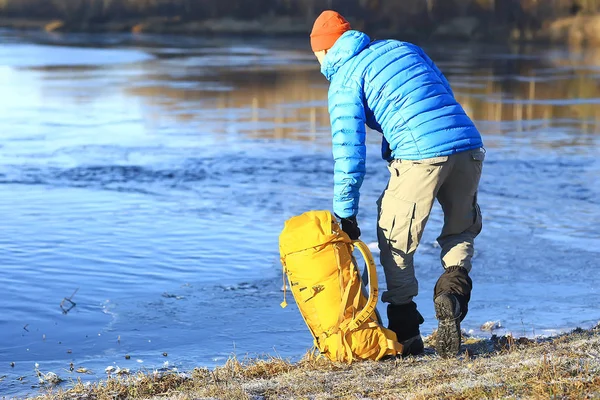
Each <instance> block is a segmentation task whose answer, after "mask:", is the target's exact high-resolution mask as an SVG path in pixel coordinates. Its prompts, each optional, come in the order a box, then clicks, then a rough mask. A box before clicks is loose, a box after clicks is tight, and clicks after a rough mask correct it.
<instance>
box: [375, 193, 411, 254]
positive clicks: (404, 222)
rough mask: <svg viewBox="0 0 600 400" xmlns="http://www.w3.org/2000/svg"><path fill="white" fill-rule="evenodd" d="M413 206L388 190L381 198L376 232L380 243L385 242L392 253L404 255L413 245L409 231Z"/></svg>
mask: <svg viewBox="0 0 600 400" xmlns="http://www.w3.org/2000/svg"><path fill="white" fill-rule="evenodd" d="M415 206H416V205H415V203H412V202H409V201H406V200H402V199H399V198H398V197H395V196H393V195H392V194H391V193H389V192H388V193H385V194H384V195H383V197H382V199H381V206H380V211H379V224H378V225H379V227H378V233H379V235H381V237H380V243H385V245H386V246H387V247H388V248H389V249H390V250H391V252H392V254H399V255H406V254H407V253H409V252H410V251H411V248H413V247H414V246H413V243H414V242H415V241H414V240H413V238H412V234H411V231H412V224H413V220H414V217H415Z"/></svg>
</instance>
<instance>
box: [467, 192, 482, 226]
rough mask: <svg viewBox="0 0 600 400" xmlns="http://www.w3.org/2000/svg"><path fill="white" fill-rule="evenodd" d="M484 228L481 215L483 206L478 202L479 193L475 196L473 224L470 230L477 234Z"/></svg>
mask: <svg viewBox="0 0 600 400" xmlns="http://www.w3.org/2000/svg"><path fill="white" fill-rule="evenodd" d="M482 229H483V217H482V215H481V208H480V207H479V204H478V203H477V193H475V196H474V197H473V225H471V227H470V228H469V232H471V233H473V234H474V235H475V236H477V235H479V234H480V233H481V230H482Z"/></svg>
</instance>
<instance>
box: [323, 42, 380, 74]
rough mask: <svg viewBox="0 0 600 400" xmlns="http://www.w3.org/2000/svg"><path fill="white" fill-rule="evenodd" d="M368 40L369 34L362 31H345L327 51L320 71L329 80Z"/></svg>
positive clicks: (366, 44) (365, 45)
mask: <svg viewBox="0 0 600 400" xmlns="http://www.w3.org/2000/svg"><path fill="white" fill-rule="evenodd" d="M370 42H371V39H370V38H369V36H367V34H365V33H363V32H359V31H347V32H345V33H344V34H343V35H342V36H340V38H339V39H338V40H337V41H336V42H335V44H334V45H333V47H332V48H331V49H330V50H329V51H328V52H327V55H326V56H325V59H324V60H323V65H322V66H321V72H322V73H323V75H325V77H326V78H327V80H329V81H331V78H332V77H333V75H334V74H335V73H336V72H337V71H338V70H339V69H340V68H341V66H342V65H344V64H345V63H346V62H347V61H348V60H350V59H351V58H352V57H354V56H355V55H357V54H358V53H360V52H361V51H362V50H363V49H364V48H365V47H367V46H368V44H369V43H370Z"/></svg>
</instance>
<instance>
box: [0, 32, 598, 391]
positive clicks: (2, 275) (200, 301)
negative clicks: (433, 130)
mask: <svg viewBox="0 0 600 400" xmlns="http://www.w3.org/2000/svg"><path fill="white" fill-rule="evenodd" d="M0 43H1V45H0V94H1V95H0V215H1V221H2V222H1V228H0V260H2V269H1V272H0V282H1V287H2V290H3V293H2V294H3V295H2V299H3V307H2V313H1V314H0V393H1V394H3V395H7V396H25V395H27V394H35V393H37V392H38V391H39V390H40V389H39V387H38V381H37V377H36V374H35V369H36V364H37V365H38V367H37V368H38V369H39V370H40V371H41V372H44V373H45V372H49V371H53V372H56V373H57V374H59V376H61V378H63V379H66V380H69V379H76V378H82V379H84V380H96V379H100V378H102V377H104V376H106V375H105V372H104V371H105V368H106V367H108V366H115V367H117V366H118V367H120V368H129V369H131V370H136V369H147V370H152V369H156V368H164V367H168V368H178V369H179V370H189V369H191V368H193V367H195V366H208V367H214V366H216V365H222V364H223V363H224V362H225V361H226V360H227V358H228V357H230V356H232V355H236V356H237V357H238V358H244V357H247V356H248V357H256V356H266V355H279V356H282V357H286V358H291V359H298V358H299V357H301V356H302V355H303V354H304V353H305V351H306V350H307V349H308V348H310V346H311V338H310V335H309V333H308V330H307V328H306V326H305V325H304V322H303V320H302V318H301V316H300V314H299V312H298V310H297V308H296V307H295V305H293V303H292V305H291V306H290V307H288V308H286V309H281V308H280V306H279V303H280V302H281V301H282V291H281V289H282V274H281V265H280V263H279V257H278V235H279V233H280V231H281V229H282V227H283V223H284V221H285V220H286V219H287V218H289V217H291V216H293V215H296V214H299V213H302V212H304V211H308V210H311V209H330V207H331V194H332V157H331V149H330V133H329V130H328V114H327V108H326V94H327V82H326V80H325V78H324V77H322V76H321V75H320V73H319V70H318V66H317V64H316V61H315V60H314V59H313V58H312V55H311V54H310V53H309V52H308V45H307V43H304V42H296V41H283V40H281V41H268V40H240V39H235V40H233V39H221V40H215V39H210V40H209V39H205V40H202V39H198V38H186V37H153V36H137V37H131V36H129V35H124V36H119V35H110V36H87V35H69V36H40V35H32V34H28V35H25V34H18V35H17V34H15V33H11V32H1V33H0ZM426 50H427V51H428V52H429V53H430V55H431V57H432V58H433V59H434V60H436V61H437V62H438V64H439V66H440V68H441V69H442V70H443V71H444V72H445V73H446V75H447V76H448V78H449V80H450V82H451V83H452V85H453V87H454V90H455V92H456V95H457V97H458V99H459V100H460V101H461V102H462V104H463V105H464V107H465V109H466V110H467V111H468V112H469V114H470V115H471V116H472V117H473V118H474V119H475V121H476V123H477V125H478V127H479V128H480V130H481V131H482V134H483V135H484V141H485V145H486V148H487V159H486V163H485V167H484V175H483V177H482V183H481V190H480V202H481V207H482V210H483V213H484V230H483V232H482V234H481V236H480V237H479V238H478V240H477V250H476V256H475V261H474V268H473V272H472V277H473V280H474V292H473V297H472V303H471V306H470V313H469V316H468V317H467V319H466V320H465V321H464V323H463V327H464V328H465V329H466V330H467V331H470V333H471V334H474V335H478V336H482V337H487V336H489V334H490V333H489V332H484V331H482V330H481V329H480V327H481V325H482V324H484V323H485V322H488V321H499V322H500V325H501V327H500V328H499V329H498V332H499V333H504V332H512V333H513V334H514V335H519V336H520V335H526V336H537V335H549V334H553V333H556V332H560V331H563V330H568V329H571V328H574V327H577V326H582V327H589V326H592V325H594V324H595V323H597V321H598V320H599V319H600V312H599V310H598V304H600V289H599V288H600V273H598V269H599V267H600V262H599V261H598V257H600V207H599V198H600V188H599V185H598V178H599V177H600V160H599V157H598V156H599V153H600V150H599V145H600V134H599V131H600V107H599V105H600V86H599V83H598V82H599V79H600V51H593V50H585V51H583V50H577V49H566V48H556V47H553V48H544V47H540V46H535V47H530V48H527V47H525V48H507V47H497V46H489V45H470V46H467V45H465V44H458V45H443V46H441V45H440V46H426ZM368 136H369V137H368V140H369V147H368V157H369V160H368V174H367V177H366V179H365V184H364V186H363V189H362V197H361V206H362V208H361V212H360V215H359V222H360V225H361V228H362V231H363V237H362V238H363V240H365V241H366V242H367V243H369V245H370V246H371V248H372V249H373V251H374V253H375V255H377V252H376V245H375V242H376V233H375V222H376V221H375V219H376V206H375V201H376V199H377V197H378V196H379V195H380V193H381V191H382V190H383V188H384V187H385V184H386V180H387V174H388V172H387V169H386V168H385V164H384V162H383V161H382V160H380V159H379V145H380V136H379V134H377V133H375V132H369V134H368ZM441 223H442V216H441V210H440V209H439V207H438V206H436V208H435V209H434V214H433V216H432V218H431V219H430V222H429V224H428V227H427V230H426V232H425V236H424V239H423V242H422V243H423V244H422V245H421V247H420V248H419V250H418V253H417V258H416V267H417V276H418V279H419V281H420V285H421V288H420V294H419V296H418V297H417V298H416V301H417V303H418V304H419V308H420V310H421V312H422V313H423V315H424V317H425V319H426V322H425V324H424V325H423V326H422V332H423V333H424V334H426V335H428V334H430V333H431V332H432V330H433V329H434V328H435V327H436V321H435V317H434V311H433V305H432V300H431V297H432V291H433V285H434V283H435V281H436V279H437V277H438V276H439V274H440V273H441V266H440V264H439V260H438V257H439V248H437V247H436V245H435V238H436V236H437V234H438V233H439V231H440V229H441ZM380 282H381V289H382V290H383V289H384V284H385V281H384V279H383V276H382V275H381V271H380ZM68 300H71V301H72V302H73V303H74V304H73V303H71V302H69V301H68ZM379 309H380V311H381V312H382V314H383V315H385V306H384V305H383V304H381V303H380V304H379ZM126 356H128V357H126ZM11 363H14V366H11ZM70 363H73V365H74V368H75V369H78V368H81V367H83V368H86V369H88V370H89V371H91V374H80V373H77V372H76V371H70V370H69V365H70Z"/></svg>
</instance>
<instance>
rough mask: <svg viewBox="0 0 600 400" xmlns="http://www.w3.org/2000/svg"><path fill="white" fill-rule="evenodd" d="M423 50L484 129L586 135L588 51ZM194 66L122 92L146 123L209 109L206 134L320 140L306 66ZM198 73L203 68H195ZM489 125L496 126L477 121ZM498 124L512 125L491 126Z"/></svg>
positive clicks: (311, 71) (591, 103)
mask: <svg viewBox="0 0 600 400" xmlns="http://www.w3.org/2000/svg"><path fill="white" fill-rule="evenodd" d="M432 56H433V57H434V58H435V59H437V60H439V61H438V63H439V64H440V67H441V68H442V69H443V70H444V71H445V73H446V74H447V75H448V77H449V79H450V81H451V82H452V84H453V86H454V88H455V92H456V96H457V98H458V100H459V101H460V102H461V104H462V105H463V106H464V108H465V109H466V110H467V112H468V113H469V114H470V115H471V116H472V117H473V118H474V119H475V120H476V121H479V122H480V123H482V124H483V125H482V129H484V131H487V130H489V131H488V132H485V133H487V134H496V133H502V132H504V131H506V130H512V131H514V132H516V133H521V132H528V131H531V130H535V129H547V128H550V127H566V126H568V127H569V128H570V129H577V130H578V131H579V132H580V134H581V135H578V136H580V137H579V138H578V139H577V140H583V141H584V142H585V141H586V140H589V139H586V135H587V134H592V133H597V132H598V129H599V122H600V107H598V104H599V103H600V90H599V87H598V79H597V78H598V76H599V74H600V54H599V52H598V51H592V50H589V51H587V52H586V54H585V57H583V59H579V57H577V56H576V55H573V53H570V52H567V51H564V52H559V51H554V52H552V51H550V52H545V51H543V50H537V51H536V52H533V53H532V54H530V53H528V54H527V55H520V54H509V53H506V54H504V55H503V54H496V55H495V57H493V58H491V57H490V56H489V55H486V54H483V55H479V56H478V55H477V54H476V53H474V52H471V53H470V54H468V55H465V54H460V53H459V54H454V55H453V54H448V53H444V52H440V51H436V49H435V48H434V49H432ZM171 61H172V60H171ZM197 62H198V65H197V66H196V67H195V68H193V69H190V68H189V67H187V66H180V65H179V64H178V63H176V62H170V63H169V73H168V74H164V73H163V74H157V73H155V71H149V72H148V73H147V74H143V75H140V76H136V77H135V78H134V79H133V80H132V81H131V82H129V84H128V86H127V87H125V88H124V91H125V92H126V93H127V94H128V95H132V96H135V97H139V98H141V99H142V100H143V102H144V103H145V104H147V105H148V107H149V110H152V111H151V112H150V111H149V112H148V114H149V117H151V119H153V120H155V121H160V120H169V119H172V118H174V119H176V120H178V121H185V122H188V123H193V122H196V123H203V122H206V118H207V115H209V117H208V118H209V120H210V121H213V119H214V120H217V121H221V122H222V123H221V124H216V125H215V128H216V130H215V131H214V132H215V133H226V132H227V131H228V130H230V129H234V130H236V131H238V132H243V133H246V134H248V135H251V136H254V137H267V138H269V137H271V138H283V137H285V138H293V139H302V140H327V135H326V127H327V125H328V119H329V117H328V113H327V107H326V106H327V105H326V99H327V82H326V80H325V78H324V77H323V76H322V75H321V74H320V73H319V71H318V67H317V65H316V62H314V63H313V64H314V65H310V64H309V65H301V66H296V68H287V69H286V68H280V69H273V68H269V66H262V67H261V65H254V66H253V68H251V69H247V68H243V67H239V66H238V67H234V68H232V67H229V66H226V65H223V66H221V67H215V66H214V65H211V62H206V63H205V62H203V60H202V58H201V57H200V58H198V59H197ZM205 64H208V65H210V67H207V66H205ZM206 69H207V70H209V72H210V73H209V74H207V73H200V74H199V73H197V72H198V71H203V70H206ZM207 111H209V112H207ZM489 122H497V123H499V124H496V125H490V124H485V123H489ZM506 122H512V124H508V125H506V124H500V123H506ZM538 144H539V145H545V143H544V142H542V143H538ZM560 145H561V146H562V145H568V142H565V141H561V142H560Z"/></svg>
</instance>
